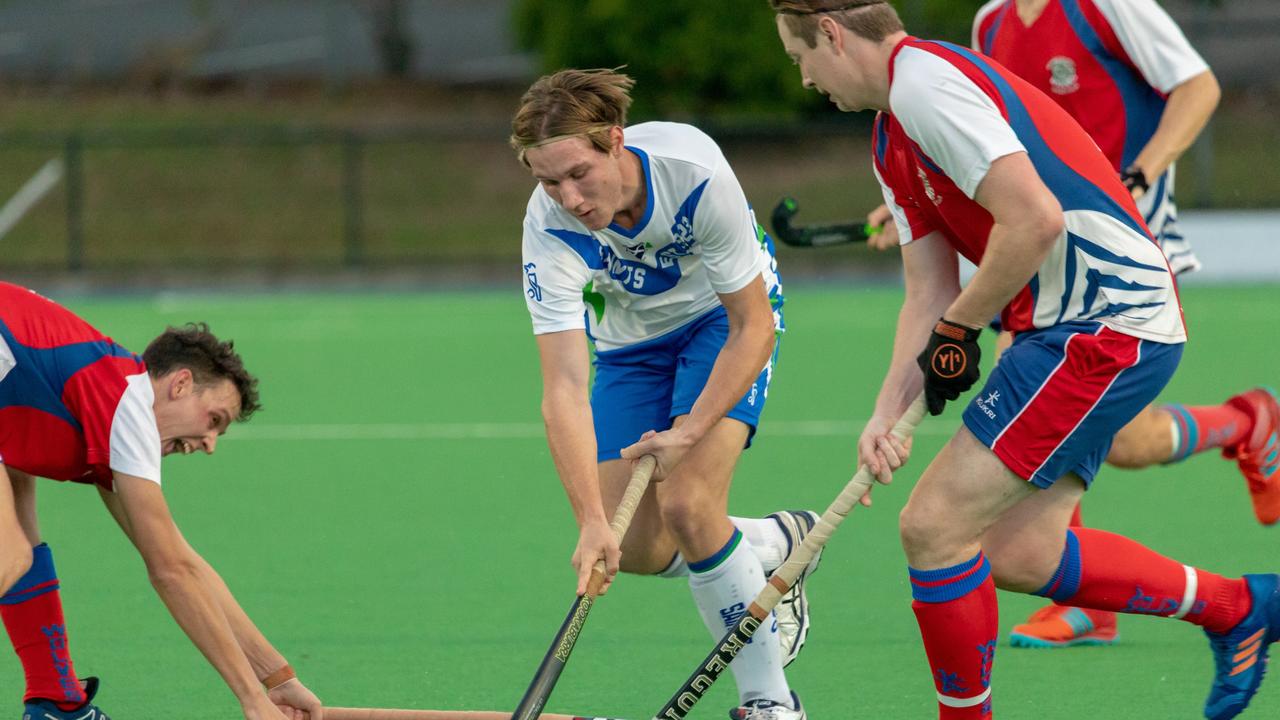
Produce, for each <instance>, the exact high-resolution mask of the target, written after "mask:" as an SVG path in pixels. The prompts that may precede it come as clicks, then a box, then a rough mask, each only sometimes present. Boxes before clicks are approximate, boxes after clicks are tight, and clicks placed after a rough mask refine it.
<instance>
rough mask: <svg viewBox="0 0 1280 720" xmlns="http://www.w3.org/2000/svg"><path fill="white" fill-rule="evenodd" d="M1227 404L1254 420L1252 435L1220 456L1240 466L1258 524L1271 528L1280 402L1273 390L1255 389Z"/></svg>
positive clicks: (1277, 515)
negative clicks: (1231, 459)
mask: <svg viewBox="0 0 1280 720" xmlns="http://www.w3.org/2000/svg"><path fill="white" fill-rule="evenodd" d="M1227 404H1228V405H1230V406H1232V407H1234V408H1235V409H1237V410H1239V411H1240V412H1243V413H1244V414H1245V415H1248V416H1249V418H1250V419H1251V420H1253V431H1252V432H1250V433H1249V437H1247V438H1245V440H1244V442H1242V443H1240V444H1239V445H1235V446H1233V447H1229V448H1223V449H1222V455H1223V457H1226V458H1233V459H1235V461H1236V462H1237V463H1238V464H1239V466H1240V473H1241V474H1243V475H1244V479H1245V482H1247V483H1248V484H1249V498H1250V499H1251V500H1253V514H1254V515H1257V516H1258V522H1260V523H1262V524H1263V525H1274V524H1275V523H1276V521H1280V473H1278V472H1277V471H1280V402H1277V400H1276V394H1275V391H1274V390H1272V389H1270V388H1254V389H1252V390H1250V391H1248V392H1244V393H1240V394H1239V395H1236V396H1235V397H1233V398H1231V399H1230V400H1227Z"/></svg>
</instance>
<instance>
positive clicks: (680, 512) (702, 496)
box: [657, 415, 750, 524]
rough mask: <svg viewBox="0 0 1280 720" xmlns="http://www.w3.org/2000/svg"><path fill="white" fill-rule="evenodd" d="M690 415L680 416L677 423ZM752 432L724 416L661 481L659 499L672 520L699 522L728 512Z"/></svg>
mask: <svg viewBox="0 0 1280 720" xmlns="http://www.w3.org/2000/svg"><path fill="white" fill-rule="evenodd" d="M686 418H688V416H687V415H681V416H680V417H678V418H676V419H675V426H676V427H679V426H680V425H681V424H683V423H684V421H685V419H686ZM749 432H750V428H749V427H748V426H747V425H746V424H744V423H743V422H741V421H739V420H734V419H732V418H721V419H720V421H719V422H717V423H716V424H715V425H713V426H712V427H711V430H709V431H708V432H707V434H706V435H704V436H703V437H702V439H701V440H699V441H698V444H696V445H694V446H693V447H692V448H690V449H689V452H688V453H686V454H685V456H684V458H683V459H682V460H681V461H680V464H679V465H677V466H676V468H675V470H674V471H673V472H672V473H671V474H670V476H668V477H667V479H666V480H663V481H662V482H661V483H659V484H658V486H657V487H658V501H659V504H660V505H661V506H662V511H663V514H664V515H665V516H666V517H667V520H668V522H669V523H672V522H674V523H677V524H680V523H699V522H702V521H705V520H708V519H719V518H724V517H725V516H727V515H728V509H729V486H730V485H731V484H732V481H733V471H734V469H735V468H736V467H737V465H738V458H740V457H741V456H742V449H743V447H744V446H745V444H746V442H747V436H748V434H749Z"/></svg>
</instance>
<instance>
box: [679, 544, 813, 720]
mask: <svg viewBox="0 0 1280 720" xmlns="http://www.w3.org/2000/svg"><path fill="white" fill-rule="evenodd" d="M742 541H743V535H742V532H741V531H739V530H737V529H735V530H734V531H733V536H732V537H730V538H729V542H727V543H725V545H724V547H722V548H720V550H718V551H717V552H716V553H715V554H714V555H712V556H711V557H709V558H706V559H705V560H701V561H699V562H694V563H690V564H689V570H690V573H689V590H690V591H691V592H692V593H693V601H694V603H695V604H696V605H697V606H698V612H699V613H700V614H701V615H702V622H703V623H704V624H705V625H706V626H707V631H708V632H710V633H711V636H712V637H713V638H715V639H716V640H719V639H720V638H721V637H723V636H724V634H725V632H726V631H727V630H729V628H731V627H733V626H734V625H736V624H737V622H738V620H739V619H740V618H741V617H742V615H743V613H745V612H746V608H747V605H748V604H749V603H750V602H751V601H752V600H753V599H755V596H756V594H757V593H759V592H760V590H761V588H763V587H764V582H765V580H764V571H763V570H761V569H760V561H759V560H758V559H757V558H756V556H755V554H754V553H752V552H751V547H750V543H744V542H742ZM729 669H730V670H732V671H733V678H734V680H735V681H736V682H737V684H738V697H739V699H740V700H741V702H743V703H746V702H749V701H751V700H760V699H765V700H773V701H774V702H780V703H784V704H786V705H788V706H790V705H791V688H790V687H789V686H788V685H787V678H786V676H785V675H784V674H783V673H782V651H781V648H780V647H779V644H778V623H777V621H776V620H775V619H774V617H773V615H772V614H770V616H769V617H768V618H767V619H766V620H765V622H763V623H761V625H760V629H758V630H756V634H755V636H754V637H752V639H751V642H750V643H748V644H747V646H746V647H744V648H742V650H741V651H740V652H739V653H738V657H737V658H736V659H734V661H733V662H732V663H731V664H730V665H729Z"/></svg>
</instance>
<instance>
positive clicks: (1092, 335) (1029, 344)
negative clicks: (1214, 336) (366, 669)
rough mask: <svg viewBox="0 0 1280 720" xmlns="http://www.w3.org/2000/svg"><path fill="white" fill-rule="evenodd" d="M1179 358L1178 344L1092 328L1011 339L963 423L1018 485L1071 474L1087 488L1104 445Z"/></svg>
mask: <svg viewBox="0 0 1280 720" xmlns="http://www.w3.org/2000/svg"><path fill="white" fill-rule="evenodd" d="M1181 357H1182V344H1181V343H1178V344H1173V345H1169V344H1165V343H1158V342H1152V341H1150V340H1142V339H1139V338H1136V337H1133V336H1131V335H1125V334H1122V333H1119V332H1116V331H1114V330H1112V329H1110V328H1108V327H1105V326H1104V325H1102V324H1100V323H1096V322H1070V323H1064V324H1062V325H1057V326H1055V327H1051V328H1045V329H1043V330H1031V331H1028V332H1022V333H1018V335H1017V337H1016V338H1015V339H1014V341H1013V345H1012V346H1011V347H1010V348H1009V349H1008V350H1006V351H1005V352H1004V354H1003V355H1001V356H1000V361H999V362H998V363H996V367H995V369H994V370H993V371H992V372H991V377H990V379H988V380H987V384H986V386H985V387H984V388H983V389H982V392H981V394H979V395H978V396H977V397H976V398H974V399H973V401H972V402H970V403H969V405H968V407H966V408H965V411H964V424H965V427H967V428H969V430H970V431H972V432H973V434H974V435H975V436H977V438H978V439H979V440H980V441H982V443H983V444H984V445H986V446H987V447H989V448H991V450H992V452H994V453H995V454H996V456H997V457H999V458H1000V460H1001V461H1002V462H1003V463H1004V464H1005V466H1006V467H1008V468H1009V469H1010V470H1012V471H1013V472H1014V473H1016V474H1017V475H1018V476H1019V477H1021V478H1023V479H1024V480H1028V481H1030V482H1032V483H1035V484H1036V485H1037V486H1038V487H1041V488H1047V487H1049V486H1050V485H1053V483H1054V481H1056V480H1057V479H1058V478H1060V477H1062V476H1063V475H1066V474H1067V473H1075V474H1076V475H1079V476H1080V477H1081V479H1083V480H1084V482H1085V486H1086V487H1087V486H1088V485H1089V484H1091V483H1092V482H1093V477H1094V475H1096V474H1097V472H1098V468H1099V467H1100V466H1101V465H1102V462H1103V460H1105V459H1106V457H1107V452H1108V451H1110V449H1111V440H1112V438H1113V437H1114V436H1115V434H1116V433H1117V432H1119V431H1120V428H1122V427H1124V426H1125V425H1126V424H1128V423H1129V421H1130V420H1132V419H1133V418H1134V417H1135V416H1137V414H1138V413H1139V412H1141V411H1142V409H1143V408H1145V407H1146V406H1147V405H1149V404H1150V403H1151V401H1153V400H1155V399H1156V396H1157V395H1159V394H1160V391H1161V390H1163V389H1164V386H1165V384H1167V383H1168V382H1169V378H1171V377H1173V371H1174V370H1175V369H1176V368H1177V367H1178V360H1179V358H1181Z"/></svg>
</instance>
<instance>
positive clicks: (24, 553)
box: [0, 542, 32, 596]
mask: <svg viewBox="0 0 1280 720" xmlns="http://www.w3.org/2000/svg"><path fill="white" fill-rule="evenodd" d="M31 562H32V556H31V545H29V544H28V543H26V542H20V543H16V552H15V553H14V556H13V557H12V558H11V559H10V560H9V562H8V567H4V568H0V596H2V595H4V594H5V593H7V592H9V588H11V587H13V586H14V585H15V584H17V582H18V581H19V580H21V579H22V576H23V575H26V574H27V571H28V570H30V569H31Z"/></svg>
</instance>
